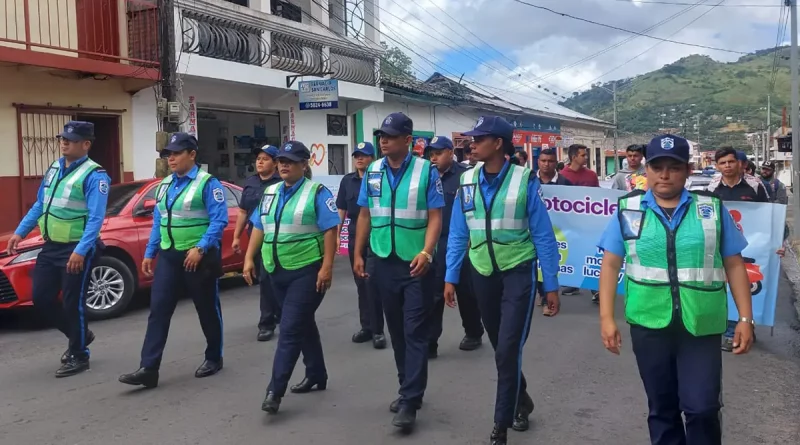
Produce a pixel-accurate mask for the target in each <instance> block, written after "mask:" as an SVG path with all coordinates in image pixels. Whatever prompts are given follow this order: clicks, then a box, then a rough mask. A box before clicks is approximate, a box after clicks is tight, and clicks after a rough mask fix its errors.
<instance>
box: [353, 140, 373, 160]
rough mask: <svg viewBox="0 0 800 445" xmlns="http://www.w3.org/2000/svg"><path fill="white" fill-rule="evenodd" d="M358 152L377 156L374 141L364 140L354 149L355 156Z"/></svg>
mask: <svg viewBox="0 0 800 445" xmlns="http://www.w3.org/2000/svg"><path fill="white" fill-rule="evenodd" d="M357 154H362V155H365V156H372V157H375V146H374V145H372V142H362V143H360V144H358V145H357V146H356V149H355V150H353V156H355V155H357Z"/></svg>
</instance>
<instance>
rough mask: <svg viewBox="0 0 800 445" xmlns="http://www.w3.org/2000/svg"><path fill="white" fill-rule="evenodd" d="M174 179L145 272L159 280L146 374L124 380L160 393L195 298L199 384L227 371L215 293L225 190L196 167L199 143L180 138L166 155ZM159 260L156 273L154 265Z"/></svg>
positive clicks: (168, 181) (162, 202)
mask: <svg viewBox="0 0 800 445" xmlns="http://www.w3.org/2000/svg"><path fill="white" fill-rule="evenodd" d="M161 156H162V157H166V158H167V160H168V163H169V168H170V170H172V174H171V175H169V176H167V177H166V178H164V180H163V181H161V184H160V185H159V186H158V189H156V203H157V204H156V207H155V208H154V209H153V229H152V230H151V231H150V241H149V242H148V243H147V249H146V250H145V254H144V261H142V273H144V274H145V275H147V276H153V287H152V291H151V297H150V316H149V318H148V319H147V332H146V333H145V337H144V345H142V357H141V363H140V369H139V370H138V371H136V372H133V373H131V374H124V375H122V376H120V378H119V381H120V382H122V383H125V384H128V385H141V386H144V387H146V388H154V387H156V386H158V370H159V367H160V366H161V356H162V355H163V353H164V346H165V345H166V343H167V334H168V333H169V325H170V321H171V319H172V314H173V312H175V306H176V305H177V304H178V300H179V299H180V298H181V297H183V296H184V295H188V296H191V298H192V299H193V300H194V307H195V309H196V310H197V315H198V316H199V317H200V326H201V327H202V328H203V334H205V337H206V342H207V347H206V352H205V360H204V361H203V363H202V364H201V365H200V367H199V368H197V371H195V373H194V376H195V377H197V378H202V377H208V376H210V375H214V374H216V373H217V372H219V371H220V370H221V369H222V308H221V307H220V302H219V289H218V287H217V284H218V280H219V277H220V275H222V258H221V256H220V241H221V240H222V232H223V230H224V229H225V227H226V226H227V225H228V206H227V205H226V201H225V192H224V190H223V188H222V184H220V182H219V181H218V180H217V179H216V178H214V177H213V176H211V175H210V174H208V173H207V172H205V171H203V170H200V168H199V166H198V165H197V163H196V159H197V139H195V137H194V136H191V135H189V134H187V133H174V134H173V135H172V137H171V139H170V142H169V144H168V145H167V146H166V147H165V148H164V150H163V151H162V152H161ZM156 255H158V256H159V261H158V263H157V264H156V268H155V269H156V270H155V274H153V260H154V259H155V257H156Z"/></svg>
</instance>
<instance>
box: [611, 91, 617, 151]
mask: <svg viewBox="0 0 800 445" xmlns="http://www.w3.org/2000/svg"><path fill="white" fill-rule="evenodd" d="M611 90H612V91H611V94H613V95H614V162H616V159H617V81H616V80H615V81H614V83H612V84H611Z"/></svg>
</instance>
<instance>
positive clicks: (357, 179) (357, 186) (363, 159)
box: [336, 142, 386, 349]
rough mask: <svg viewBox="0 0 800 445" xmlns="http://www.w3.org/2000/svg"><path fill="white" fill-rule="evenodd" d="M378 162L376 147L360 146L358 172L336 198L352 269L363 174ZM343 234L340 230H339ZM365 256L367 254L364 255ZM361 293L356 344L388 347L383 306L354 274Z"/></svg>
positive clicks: (344, 183) (346, 178)
mask: <svg viewBox="0 0 800 445" xmlns="http://www.w3.org/2000/svg"><path fill="white" fill-rule="evenodd" d="M374 160H375V146H373V145H372V143H370V142H361V143H360V144H358V147H357V148H356V149H355V150H354V151H353V165H354V166H355V169H356V171H354V172H353V173H348V174H346V175H344V178H342V182H341V184H340V185H339V193H338V194H337V195H336V207H338V208H339V219H340V220H341V224H344V222H345V220H349V224H348V226H347V233H348V236H347V251H348V253H349V255H350V266H351V267H352V265H353V257H354V254H355V250H356V224H357V222H358V214H359V212H360V210H361V207H359V206H358V194H359V192H360V191H361V181H363V179H364V172H365V171H366V170H367V167H368V166H369V164H370V163H372V161H374ZM339 230H340V231H341V227H340V229H339ZM362 255H364V252H362ZM353 279H354V280H355V282H356V289H357V291H358V315H359V319H360V321H361V329H360V330H359V331H358V332H356V333H355V334H353V339H352V340H353V343H366V342H368V341H370V340H372V346H373V347H374V348H375V349H383V348H385V347H386V337H385V336H384V334H383V305H382V304H381V300H380V299H379V298H377V296H376V292H375V291H373V290H372V289H371V288H372V287H373V286H372V283H370V282H368V281H367V280H366V279H364V278H362V277H361V276H359V275H356V274H355V273H353Z"/></svg>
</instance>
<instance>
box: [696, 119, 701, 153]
mask: <svg viewBox="0 0 800 445" xmlns="http://www.w3.org/2000/svg"><path fill="white" fill-rule="evenodd" d="M695 119H696V120H697V123H696V124H695V130H697V145H701V144H700V115H699V114H698V115H697V116H695ZM701 146H702V145H701Z"/></svg>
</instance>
